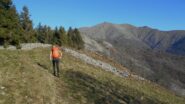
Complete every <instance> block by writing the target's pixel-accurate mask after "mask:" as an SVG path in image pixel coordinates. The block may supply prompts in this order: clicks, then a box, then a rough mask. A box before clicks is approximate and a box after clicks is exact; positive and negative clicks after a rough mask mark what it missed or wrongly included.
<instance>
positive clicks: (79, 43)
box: [74, 28, 84, 49]
mask: <svg viewBox="0 0 185 104" xmlns="http://www.w3.org/2000/svg"><path fill="white" fill-rule="evenodd" d="M74 35H75V36H74V38H75V39H74V42H75V43H76V48H77V49H82V48H84V41H83V39H82V37H81V34H80V32H79V30H78V29H77V28H75V29H74Z"/></svg>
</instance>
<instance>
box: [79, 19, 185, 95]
mask: <svg viewBox="0 0 185 104" xmlns="http://www.w3.org/2000/svg"><path fill="white" fill-rule="evenodd" d="M80 32H81V34H82V35H83V39H84V41H85V48H86V49H87V50H90V51H93V52H97V53H100V54H103V55H105V56H108V57H110V58H112V59H113V60H115V61H117V62H118V63H120V64H121V65H122V66H124V67H127V68H128V69H130V71H132V72H134V73H136V74H138V75H140V76H142V77H145V78H146V79H149V80H151V81H154V82H157V83H158V84H160V85H163V86H165V87H166V88H168V89H171V90H172V91H174V92H176V93H177V94H179V95H182V96H185V70H184V69H185V64H184V63H185V56H184V53H185V50H184V37H185V31H180V30H173V31H160V30H157V29H152V28H150V27H147V26H144V27H136V26H133V25H129V24H112V23H107V22H105V23H101V24H98V25H95V26H92V27H84V28H80Z"/></svg>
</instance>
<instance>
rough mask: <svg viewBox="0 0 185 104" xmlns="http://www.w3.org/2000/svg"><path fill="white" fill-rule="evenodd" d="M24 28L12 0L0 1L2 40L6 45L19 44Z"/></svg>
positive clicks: (0, 32)
mask: <svg viewBox="0 0 185 104" xmlns="http://www.w3.org/2000/svg"><path fill="white" fill-rule="evenodd" d="M21 35H22V28H21V25H20V22H19V16H18V13H17V12H16V8H15V6H13V4H12V0H1V1H0V40H1V42H0V43H1V44H4V46H5V47H6V46H7V45H8V44H13V45H17V46H18V45H19V44H20V38H21Z"/></svg>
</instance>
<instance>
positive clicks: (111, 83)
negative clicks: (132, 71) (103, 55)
mask: <svg viewBox="0 0 185 104" xmlns="http://www.w3.org/2000/svg"><path fill="white" fill-rule="evenodd" d="M0 59H1V63H0V104H14V103H16V104H165V103H167V104H168V103H169V104H184V102H185V99H183V98H180V97H177V96H175V95H174V94H172V93H171V92H168V91H167V90H165V89H163V88H161V87H159V86H157V85H155V84H152V83H148V82H141V81H137V80H134V79H131V78H129V79H128V78H125V79H124V78H120V77H117V76H115V75H113V74H112V73H109V72H105V71H103V70H101V69H100V68H96V67H94V66H91V65H88V64H86V63H84V62H82V61H80V60H78V59H76V58H74V57H72V56H70V55H68V54H67V53H64V57H63V61H62V64H61V66H62V70H61V73H62V74H61V77H60V78H56V77H53V76H52V74H51V73H52V69H51V68H52V67H51V63H50V61H49V49H34V50H32V51H7V50H0ZM3 87H5V88H3Z"/></svg>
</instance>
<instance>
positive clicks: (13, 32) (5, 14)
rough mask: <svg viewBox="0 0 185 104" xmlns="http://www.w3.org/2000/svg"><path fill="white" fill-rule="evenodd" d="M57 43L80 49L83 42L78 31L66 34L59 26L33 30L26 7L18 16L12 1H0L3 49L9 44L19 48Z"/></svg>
mask: <svg viewBox="0 0 185 104" xmlns="http://www.w3.org/2000/svg"><path fill="white" fill-rule="evenodd" d="M30 42H31V43H33V42H40V43H50V44H53V43H57V44H59V45H65V46H69V47H72V48H76V49H82V48H83V47H84V42H83V40H82V37H81V35H80V32H79V31H78V29H76V28H75V29H72V28H70V29H69V31H68V32H66V30H65V29H64V27H62V26H60V27H59V28H58V27H56V28H55V29H52V28H51V27H49V26H46V25H41V23H40V24H38V26H37V27H36V28H33V23H32V20H31V19H30V13H29V9H28V7H26V6H24V7H23V11H22V12H21V13H20V14H18V13H17V11H16V8H15V6H14V5H13V4H12V0H1V1H0V45H4V47H5V48H7V47H8V45H9V44H11V45H15V46H16V47H17V48H18V49H19V48H21V46H20V43H30Z"/></svg>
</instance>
